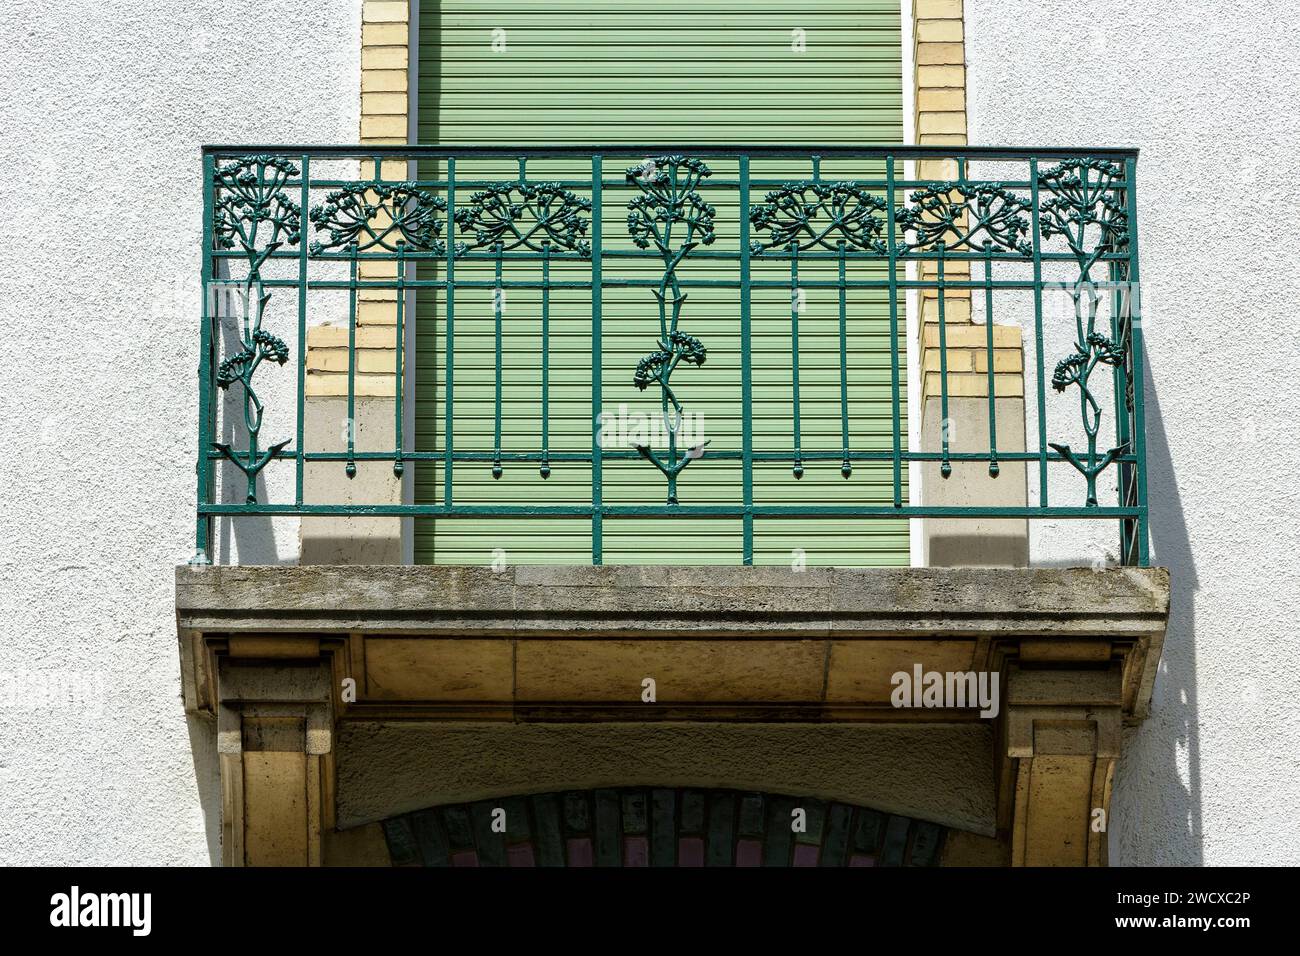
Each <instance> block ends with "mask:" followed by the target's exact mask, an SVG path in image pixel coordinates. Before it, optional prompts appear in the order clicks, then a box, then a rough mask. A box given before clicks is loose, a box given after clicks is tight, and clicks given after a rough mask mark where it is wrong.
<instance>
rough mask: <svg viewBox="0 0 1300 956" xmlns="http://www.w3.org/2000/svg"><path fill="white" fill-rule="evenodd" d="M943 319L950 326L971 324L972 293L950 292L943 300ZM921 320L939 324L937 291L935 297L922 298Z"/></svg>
mask: <svg viewBox="0 0 1300 956" xmlns="http://www.w3.org/2000/svg"><path fill="white" fill-rule="evenodd" d="M943 320H944V324H945V325H947V326H948V327H949V328H952V327H953V325H969V324H970V321H971V314H970V295H969V294H967V293H965V292H949V293H948V295H947V297H946V298H945V299H944V300H943ZM921 321H922V322H930V323H933V324H934V325H935V326H938V324H939V299H938V298H937V293H936V297H935V298H925V299H922V300H921ZM981 334H983V333H981Z"/></svg>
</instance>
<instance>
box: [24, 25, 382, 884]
mask: <svg viewBox="0 0 1300 956" xmlns="http://www.w3.org/2000/svg"><path fill="white" fill-rule="evenodd" d="M360 7H361V5H360V0H313V2H312V3H302V2H300V0H256V2H253V0H241V2H236V3H231V2H228V0H222V2H218V0H186V2H184V3H181V2H176V0H129V2H127V0H59V2H53V0H46V2H42V0H8V2H6V3H4V4H3V5H0V35H2V36H4V38H5V41H4V45H5V54H4V56H3V57H0V93H2V94H3V95H0V165H3V167H4V168H5V169H6V170H7V175H8V177H9V183H10V185H9V186H7V187H5V188H3V189H0V217H2V218H3V221H4V222H5V223H6V224H7V225H6V228H5V229H4V230H3V232H0V303H2V305H0V314H2V315H3V330H4V336H5V343H6V349H5V357H4V360H3V385H2V386H0V420H2V421H3V423H4V424H3V428H0V460H2V461H3V462H4V473H5V484H4V490H3V501H4V506H3V511H2V512H0V581H2V582H3V588H2V589H0V864H3V863H19V862H21V863H37V864H58V863H90V864H111V863H132V864H146V863H149V864H206V863H208V862H209V860H210V859H217V858H218V857H217V856H216V854H217V841H216V837H217V835H216V833H215V832H213V831H212V824H214V823H215V821H216V820H217V819H218V817H219V813H218V812H216V811H217V810H218V809H219V808H218V806H217V804H218V803H219V796H218V794H217V792H216V790H215V781H216V777H215V773H214V772H213V771H214V767H215V764H214V762H213V754H212V743H211V741H210V739H209V734H208V733H196V734H195V735H194V737H193V740H191V736H190V734H187V729H186V721H185V717H184V713H183V711H182V708H181V701H180V696H179V695H180V685H179V677H178V662H177V653H176V633H175V632H176V625H175V615H174V604H173V601H174V593H173V587H172V575H173V570H172V569H173V567H174V566H175V565H176V564H178V563H183V562H184V561H186V560H187V559H188V558H189V557H190V556H191V554H192V553H193V507H194V489H195V482H194V464H193V462H194V445H195V423H196V415H197V407H196V393H195V378H194V370H195V367H196V365H197V357H198V341H199V340H198V316H199V306H200V301H199V292H198V268H199V237H200V227H201V218H202V217H201V206H202V193H201V186H200V166H199V151H198V147H199V145H200V144H201V143H204V142H249V143H264V142H300V143H330V142H341V143H348V142H355V140H356V138H357V124H358V111H359V103H358V89H359V82H360V80H359V76H360V62H359V60H360V31H361V22H360V21H361V14H360ZM290 342H291V345H292V340H290ZM268 530H269V531H270V533H268ZM296 545H297V529H296V526H295V525H294V524H292V523H287V524H279V523H277V525H276V526H275V527H274V528H273V529H267V528H262V529H255V530H254V531H253V532H252V533H251V537H250V539H249V544H248V552H249V554H250V556H251V560H253V561H256V562H258V563H261V562H265V561H268V560H271V561H273V560H277V559H284V558H286V557H289V556H291V555H292V553H293V552H294V550H296ZM77 686H80V687H82V689H83V691H84V694H85V697H84V699H83V700H82V702H81V703H80V704H79V705H77V706H73V705H72V704H71V703H70V702H69V701H68V693H69V691H68V688H69V687H72V688H74V689H75V687H77ZM47 694H50V695H54V696H55V697H58V698H60V699H46V695H47ZM191 744H193V750H192V749H191ZM196 769H197V771H198V772H196ZM196 781H201V783H200V782H196ZM204 810H207V811H208V812H207V814H206V820H205V813H204ZM109 821H112V822H111V823H110V822H109Z"/></svg>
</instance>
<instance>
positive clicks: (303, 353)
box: [293, 153, 311, 504]
mask: <svg viewBox="0 0 1300 956" xmlns="http://www.w3.org/2000/svg"><path fill="white" fill-rule="evenodd" d="M310 175H311V157H310V156H308V155H307V154H306V153H303V155H302V192H301V196H300V198H299V207H298V208H299V209H301V210H302V212H303V215H304V216H305V215H306V213H307V210H308V209H310V208H311V207H310V202H311V193H310V187H309V185H308V177H309V176H310ZM307 247H308V243H307V223H306V221H305V220H304V221H303V223H302V234H301V235H300V236H299V237H298V429H297V440H296V441H295V442H294V447H295V449H296V452H297V453H296V455H295V456H294V457H295V459H296V461H295V462H294V493H293V500H294V501H295V502H296V503H297V504H302V485H303V471H304V467H305V462H306V459H305V458H304V449H303V436H304V434H305V429H306V422H305V418H306V406H307Z"/></svg>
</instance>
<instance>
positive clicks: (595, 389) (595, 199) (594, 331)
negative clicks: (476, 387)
mask: <svg viewBox="0 0 1300 956" xmlns="http://www.w3.org/2000/svg"><path fill="white" fill-rule="evenodd" d="M602 167H603V162H602V158H601V157H600V156H593V157H591V563H592V564H596V565H598V564H601V563H602V562H603V561H604V553H603V552H604V546H603V540H602V538H603V530H604V529H603V518H604V512H603V507H604V505H603V503H602V497H603V489H602V486H601V481H602V477H603V476H602V471H603V457H602V454H601V447H600V402H601V397H600V385H601V381H600V380H601V372H602V361H603V360H602V357H601V347H600V346H601V328H600V324H601V316H600V304H601V255H602V249H601V238H600V221H601V208H600V207H601V202H602V199H601V186H602V182H601V177H602V176H603V175H604V173H603V171H602Z"/></svg>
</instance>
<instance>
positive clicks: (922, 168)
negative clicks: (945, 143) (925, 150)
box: [916, 159, 957, 179]
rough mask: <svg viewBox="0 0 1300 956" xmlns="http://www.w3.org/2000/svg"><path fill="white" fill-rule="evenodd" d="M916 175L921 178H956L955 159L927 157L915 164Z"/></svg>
mask: <svg viewBox="0 0 1300 956" xmlns="http://www.w3.org/2000/svg"><path fill="white" fill-rule="evenodd" d="M916 173H917V176H918V177H920V178H921V179H956V178H957V160H955V159H927V160H923V161H922V162H920V163H917V164H916Z"/></svg>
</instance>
